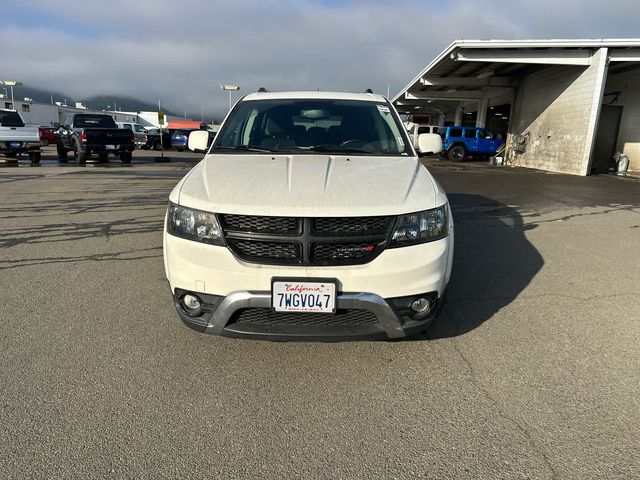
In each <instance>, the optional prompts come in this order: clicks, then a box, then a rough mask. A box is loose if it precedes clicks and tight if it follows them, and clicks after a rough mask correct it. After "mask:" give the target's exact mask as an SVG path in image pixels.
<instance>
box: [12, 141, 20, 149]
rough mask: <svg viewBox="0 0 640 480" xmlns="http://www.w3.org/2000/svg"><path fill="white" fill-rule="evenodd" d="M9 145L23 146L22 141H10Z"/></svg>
mask: <svg viewBox="0 0 640 480" xmlns="http://www.w3.org/2000/svg"><path fill="white" fill-rule="evenodd" d="M9 146H10V147H13V148H20V147H21V146H22V142H9Z"/></svg>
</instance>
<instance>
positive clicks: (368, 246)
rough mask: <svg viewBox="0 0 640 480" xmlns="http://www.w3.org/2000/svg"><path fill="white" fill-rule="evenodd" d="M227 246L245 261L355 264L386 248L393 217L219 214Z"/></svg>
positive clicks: (281, 263) (372, 256)
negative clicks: (302, 216)
mask: <svg viewBox="0 0 640 480" xmlns="http://www.w3.org/2000/svg"><path fill="white" fill-rule="evenodd" d="M219 219H220V224H221V226H222V229H223V231H224V235H225V239H226V241H227V245H228V246H229V248H230V249H231V251H232V252H233V253H234V254H235V255H236V256H238V257H239V258H241V259H242V260H245V261H247V262H254V263H265V264H274V265H321V266H328V265H356V264H363V263H367V262H370V261H371V260H373V259H374V258H375V257H377V256H378V255H379V254H380V253H381V252H382V251H383V250H384V247H385V245H386V242H387V239H388V237H389V235H390V233H391V232H390V230H391V228H392V226H393V217H327V218H299V217H268V216H252V215H231V214H221V215H219Z"/></svg>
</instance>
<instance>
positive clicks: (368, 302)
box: [163, 222, 454, 340]
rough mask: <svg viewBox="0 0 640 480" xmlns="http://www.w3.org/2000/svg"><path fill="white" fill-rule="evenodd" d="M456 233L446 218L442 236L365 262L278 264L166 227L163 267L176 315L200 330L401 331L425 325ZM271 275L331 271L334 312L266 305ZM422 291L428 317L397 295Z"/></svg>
mask: <svg viewBox="0 0 640 480" xmlns="http://www.w3.org/2000/svg"><path fill="white" fill-rule="evenodd" d="M453 233H454V232H453V224H452V222H451V223H450V228H449V235H448V236H447V237H446V238H443V239H441V240H437V241H434V242H429V243H424V244H419V245H414V246H408V247H402V248H393V249H386V250H384V251H383V252H382V253H381V254H380V255H379V256H378V257H376V258H375V259H374V260H372V261H371V262H369V263H366V264H362V265H348V266H279V265H262V264H254V263H248V262H245V261H243V260H241V259H239V258H237V257H236V256H234V255H233V253H232V252H231V251H230V250H229V249H228V248H227V247H219V246H212V245H206V244H202V243H198V242H193V241H190V240H185V239H182V238H178V237H175V236H173V235H170V234H168V233H166V231H165V233H164V237H163V246H164V262H165V273H166V275H167V279H168V280H169V284H170V287H171V291H172V294H173V295H174V300H175V303H176V308H177V310H178V314H179V315H180V317H181V318H182V320H183V321H184V322H185V323H186V324H187V325H189V326H190V327H192V328H195V329H197V330H199V331H201V332H207V333H213V334H219V335H226V336H236V337H250V338H269V339H272V340H286V339H316V340H338V339H359V338H376V337H378V338H402V337H405V336H407V335H411V334H413V333H417V332H420V331H423V330H425V329H426V328H427V327H428V326H429V324H430V323H431V322H432V321H433V319H434V317H435V315H436V313H437V311H438V308H439V307H440V305H441V303H442V298H443V296H444V292H445V289H446V286H447V284H448V282H449V277H450V275H451V267H452V261H453V242H454V235H453ZM273 277H283V278H287V277H291V278H308V279H310V280H312V279H314V278H335V279H336V280H337V286H338V295H337V297H336V301H337V309H338V312H337V314H336V315H333V316H332V315H323V314H314V313H308V314H306V315H305V316H304V317H303V318H301V319H298V318H286V319H283V318H282V317H281V316H278V315H276V314H275V313H273V312H272V311H271V281H272V278H273ZM185 292H189V293H193V294H195V295H197V296H198V297H199V298H200V299H201V301H202V302H203V303H204V308H203V310H204V313H203V314H202V315H201V316H200V317H192V316H190V315H189V314H188V313H187V312H186V311H185V310H184V309H183V308H182V306H181V305H180V302H179V298H180V297H181V296H182V295H183V294H184V293H185ZM424 295H427V296H429V298H430V299H431V300H432V306H431V309H430V310H429V313H428V315H427V316H425V317H424V318H419V319H416V318H415V315H414V316H413V317H412V314H411V312H409V311H408V306H409V304H410V302H409V303H404V304H402V301H407V302H408V300H409V299H412V298H418V297H421V296H424ZM401 300H402V301H401ZM247 318H248V319H249V320H250V321H247ZM284 320H286V321H284ZM256 324H257V325H256Z"/></svg>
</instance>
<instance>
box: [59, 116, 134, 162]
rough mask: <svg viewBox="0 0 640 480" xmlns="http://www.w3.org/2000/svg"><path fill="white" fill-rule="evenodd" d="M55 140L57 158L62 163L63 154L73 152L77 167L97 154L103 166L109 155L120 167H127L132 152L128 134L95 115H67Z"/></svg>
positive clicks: (131, 137) (104, 118) (109, 121)
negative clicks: (116, 156) (118, 159)
mask: <svg viewBox="0 0 640 480" xmlns="http://www.w3.org/2000/svg"><path fill="white" fill-rule="evenodd" d="M56 137H58V143H57V149H58V158H59V159H60V160H64V159H66V158H67V152H69V151H73V153H74V154H75V156H76V158H77V160H78V163H81V164H82V163H86V161H87V157H89V156H90V155H91V154H92V153H97V154H98V158H99V159H100V161H101V162H106V161H107V159H108V156H109V154H110V153H113V154H115V155H118V156H119V157H120V160H121V161H122V163H131V152H133V150H134V149H135V140H134V136H133V132H132V131H131V130H129V129H126V128H118V127H117V125H116V122H115V121H114V120H113V118H112V117H111V116H109V115H101V114H97V113H75V114H72V115H69V116H68V117H67V118H66V119H65V121H64V123H63V124H62V125H61V126H60V128H58V130H57V131H56Z"/></svg>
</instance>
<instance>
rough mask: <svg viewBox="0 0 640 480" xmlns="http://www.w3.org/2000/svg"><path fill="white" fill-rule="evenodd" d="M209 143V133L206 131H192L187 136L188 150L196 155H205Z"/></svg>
mask: <svg viewBox="0 0 640 480" xmlns="http://www.w3.org/2000/svg"><path fill="white" fill-rule="evenodd" d="M208 143H209V132H207V131H206V130H194V131H193V132H191V133H190V134H189V140H188V142H187V146H188V147H189V150H191V151H192V152H197V153H206V152H207V148H208Z"/></svg>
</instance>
